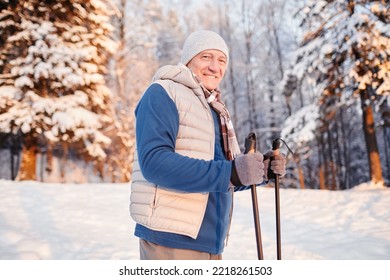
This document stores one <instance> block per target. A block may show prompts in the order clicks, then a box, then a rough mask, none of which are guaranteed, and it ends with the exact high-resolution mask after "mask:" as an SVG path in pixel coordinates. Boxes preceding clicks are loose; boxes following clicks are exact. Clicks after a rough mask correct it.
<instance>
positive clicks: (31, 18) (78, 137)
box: [0, 0, 115, 180]
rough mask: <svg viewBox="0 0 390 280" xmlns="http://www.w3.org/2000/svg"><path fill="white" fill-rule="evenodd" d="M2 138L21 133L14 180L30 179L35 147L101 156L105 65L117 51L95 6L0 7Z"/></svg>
mask: <svg viewBox="0 0 390 280" xmlns="http://www.w3.org/2000/svg"><path fill="white" fill-rule="evenodd" d="M1 8H2V10H1V11H0V24H1V25H2V26H3V27H4V28H2V29H1V31H0V32H1V33H0V37H1V39H2V41H1V45H0V48H1V49H0V50H1V52H0V53H1V57H0V60H1V65H0V67H1V68H0V69H1V74H0V75H1V76H0V100H1V104H0V132H3V133H12V134H21V136H22V139H23V152H22V162H21V167H20V170H19V176H18V178H19V179H20V180H27V179H29V180H35V179H36V153H37V145H38V141H40V142H42V143H43V144H44V145H53V144H58V143H59V144H61V145H64V147H65V150H66V149H67V147H68V146H69V145H74V146H76V145H77V146H78V147H80V148H81V149H82V153H83V154H84V155H85V156H86V157H88V158H89V159H92V160H93V161H94V162H95V164H98V163H99V162H102V160H104V158H105V157H106V153H105V151H104V147H105V146H107V145H109V144H110V139H109V138H108V137H107V136H106V135H105V132H106V130H107V129H109V125H110V124H111V123H112V118H111V114H112V108H111V105H110V104H111V103H110V98H111V97H110V94H111V93H110V91H109V89H108V88H107V87H106V85H105V77H104V75H105V72H106V68H105V65H106V63H107V61H108V58H109V55H110V53H111V52H113V51H114V50H115V44H114V43H113V41H112V40H111V39H110V33H111V31H112V30H111V25H110V24H109V16H108V14H107V12H106V11H107V7H106V5H105V4H104V3H103V1H100V0H89V1H81V0H62V1H61V0H60V1H52V0H44V1H42V0H26V1H8V2H7V1H6V3H5V4H3V6H2V7H1Z"/></svg>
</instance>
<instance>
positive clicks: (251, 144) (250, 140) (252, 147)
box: [244, 133, 264, 260]
mask: <svg viewBox="0 0 390 280" xmlns="http://www.w3.org/2000/svg"><path fill="white" fill-rule="evenodd" d="M255 151H256V134H254V133H249V135H248V137H247V138H246V139H245V151H244V153H245V154H248V153H254V152H255ZM251 193H252V208H253V218H254V220H255V231H256V244H257V257H258V259H259V260H263V259H264V257H263V243H262V241H261V229H260V215H259V207H258V203H257V192H256V185H252V186H251Z"/></svg>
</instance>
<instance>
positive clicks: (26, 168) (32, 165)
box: [16, 135, 37, 181]
mask: <svg viewBox="0 0 390 280" xmlns="http://www.w3.org/2000/svg"><path fill="white" fill-rule="evenodd" d="M25 137H26V138H25V141H24V144H23V149H22V160H21V163H20V168H19V172H18V175H17V176H16V180H18V181H24V180H32V181H36V179H37V175H36V165H37V153H36V149H37V147H36V145H35V140H34V139H33V137H32V136H29V135H26V136H25Z"/></svg>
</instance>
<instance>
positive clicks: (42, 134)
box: [0, 0, 390, 190]
mask: <svg viewBox="0 0 390 280" xmlns="http://www.w3.org/2000/svg"><path fill="white" fill-rule="evenodd" d="M199 29H210V30H214V31H216V32H218V33H220V34H221V36H222V37H224V39H225V40H226V42H227V44H228V45H229V48H230V60H229V65H228V70H227V73H226V77H225V79H224V81H223V84H222V88H221V89H222V93H223V99H224V101H225V103H226V105H227V106H228V108H229V110H230V111H231V114H232V116H233V122H234V125H235V128H236V132H237V136H238V139H239V141H240V144H241V146H242V144H243V141H244V138H245V137H246V136H247V134H248V133H249V132H254V133H256V135H257V139H258V149H259V150H260V151H263V152H265V151H266V150H268V149H269V148H270V147H271V143H272V140H273V139H275V138H278V137H280V138H282V139H283V140H284V141H285V142H286V143H287V144H288V146H289V147H290V148H291V150H292V151H293V152H294V154H292V153H291V152H289V151H288V150H287V149H286V146H285V145H284V146H283V147H282V149H283V152H285V153H286V154H287V155H288V170H287V174H286V176H285V177H284V178H283V180H282V181H281V185H282V187H285V188H300V189H303V188H310V189H330V190H343V189H349V188H351V187H353V186H355V185H358V184H360V183H362V182H367V181H372V182H374V183H380V184H382V183H383V185H387V186H389V184H390V106H389V104H390V97H389V95H390V60H389V57H390V3H389V1H387V0H381V1H368V0H333V1H332V0H328V1H312V0H295V1H293V0H289V1H282V0H261V1H250V0H238V1H232V0H219V1H217V0H215V1H212V0H210V1H206V0H203V1H186V0H184V1H178V0H165V1H163V0H161V1H158V0H149V1H141V0H107V1H101V0H83V1H81V0H58V1H52V0H25V1H16V0H3V1H1V2H0V167H1V168H0V178H1V179H6V180H36V181H42V182H63V183H70V182H75V183H82V182H118V183H119V182H128V181H129V180H130V179H131V165H132V154H133V151H134V148H135V139H134V108H135V106H136V104H137V102H138V100H139V98H140V97H141V95H142V93H143V91H144V90H145V89H146V88H147V86H148V85H149V83H150V81H151V78H152V76H153V74H154V72H155V71H156V70H157V69H158V68H159V67H160V66H162V65H165V64H176V63H178V61H179V58H180V53H181V46H182V44H183V42H184V40H185V38H186V36H187V35H188V34H189V33H190V32H192V31H196V30H199Z"/></svg>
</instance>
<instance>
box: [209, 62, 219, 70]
mask: <svg viewBox="0 0 390 280" xmlns="http://www.w3.org/2000/svg"><path fill="white" fill-rule="evenodd" d="M209 69H210V70H212V71H214V72H218V71H219V63H218V60H216V59H212V60H211V61H210V64H209Z"/></svg>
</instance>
